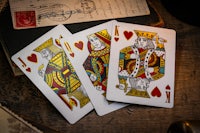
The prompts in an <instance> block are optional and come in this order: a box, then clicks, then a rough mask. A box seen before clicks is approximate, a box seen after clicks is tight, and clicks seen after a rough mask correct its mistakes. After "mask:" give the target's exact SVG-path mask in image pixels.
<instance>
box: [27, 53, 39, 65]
mask: <svg viewBox="0 0 200 133" xmlns="http://www.w3.org/2000/svg"><path fill="white" fill-rule="evenodd" d="M27 59H28V60H29V61H31V62H35V63H37V56H36V54H31V55H30V56H28V57H27Z"/></svg>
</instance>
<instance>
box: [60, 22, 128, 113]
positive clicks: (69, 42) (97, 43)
mask: <svg viewBox="0 0 200 133" xmlns="http://www.w3.org/2000/svg"><path fill="white" fill-rule="evenodd" d="M113 22H115V20H112V21H108V22H106V23H103V24H100V25H97V26H95V27H92V28H89V29H86V30H84V31H80V32H78V33H75V34H73V35H72V36H71V37H69V38H66V40H64V39H63V40H62V43H61V45H62V46H63V49H64V51H65V52H66V54H67V55H68V56H69V59H70V61H71V63H72V65H73V66H74V68H75V70H76V72H77V75H78V76H79V78H80V80H81V82H82V83H83V86H84V87H85V89H86V91H87V94H88V96H89V98H90V100H91V102H92V104H93V106H94V108H95V110H96V112H97V114H98V115H99V116H102V115H105V114H108V113H110V112H112V111H115V110H117V109H120V108H122V107H125V106H126V105H127V104H122V103H116V102H108V101H107V100H106V89H107V74H108V67H109V55H110V45H111V28H112V24H113Z"/></svg>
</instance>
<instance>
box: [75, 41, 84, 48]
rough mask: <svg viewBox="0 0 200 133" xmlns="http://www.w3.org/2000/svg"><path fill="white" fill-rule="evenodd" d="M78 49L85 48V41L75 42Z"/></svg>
mask: <svg viewBox="0 0 200 133" xmlns="http://www.w3.org/2000/svg"><path fill="white" fill-rule="evenodd" d="M74 45H75V46H76V47H77V48H78V49H80V50H83V42H82V41H79V42H78V43H75V44H74Z"/></svg>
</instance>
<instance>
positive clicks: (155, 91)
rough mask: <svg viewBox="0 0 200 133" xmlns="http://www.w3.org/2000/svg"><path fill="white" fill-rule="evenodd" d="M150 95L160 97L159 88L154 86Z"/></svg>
mask: <svg viewBox="0 0 200 133" xmlns="http://www.w3.org/2000/svg"><path fill="white" fill-rule="evenodd" d="M151 95H152V96H153V97H156V96H157V97H161V92H160V90H159V89H158V87H155V88H154V89H153V90H152V92H151Z"/></svg>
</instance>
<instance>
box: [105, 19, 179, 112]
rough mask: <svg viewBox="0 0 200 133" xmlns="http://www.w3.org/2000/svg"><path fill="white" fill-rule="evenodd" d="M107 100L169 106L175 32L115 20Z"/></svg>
mask: <svg viewBox="0 0 200 133" xmlns="http://www.w3.org/2000/svg"><path fill="white" fill-rule="evenodd" d="M112 30H113V31H112V45H111V51H110V64H109V74H108V86H107V88H108V89H107V95H106V97H107V99H108V100H111V101H118V102H125V103H133V104H142V105H151V106H158V107H167V108H172V107H173V105H174V71H175V47H176V43H175V40H176V32H175V31H174V30H173V29H165V28H158V27H150V26H143V25H137V24H129V23H123V22H115V23H114V24H113V29H112Z"/></svg>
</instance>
